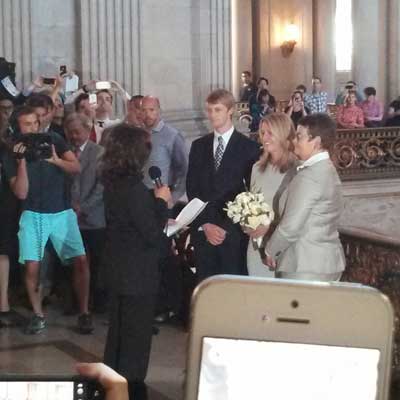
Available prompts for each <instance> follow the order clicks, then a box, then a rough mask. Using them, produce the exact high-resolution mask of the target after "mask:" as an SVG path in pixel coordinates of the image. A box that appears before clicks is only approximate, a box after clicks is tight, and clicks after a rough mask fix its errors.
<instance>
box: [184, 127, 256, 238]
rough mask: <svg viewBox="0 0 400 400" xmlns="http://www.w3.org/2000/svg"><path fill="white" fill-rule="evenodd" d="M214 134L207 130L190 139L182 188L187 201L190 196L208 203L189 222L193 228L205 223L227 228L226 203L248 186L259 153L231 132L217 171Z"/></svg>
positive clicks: (247, 141) (254, 143) (247, 140)
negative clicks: (192, 140)
mask: <svg viewBox="0 0 400 400" xmlns="http://www.w3.org/2000/svg"><path fill="white" fill-rule="evenodd" d="M213 141H214V134H213V133H210V134H208V135H206V136H203V137H202V138H200V139H197V140H196V141H194V142H193V144H192V147H191V149H190V154H189V170H188V174H187V180H186V191H187V195H188V198H189V200H191V199H193V198H194V197H197V198H199V199H200V200H203V201H207V202H209V204H208V205H207V207H206V208H205V209H204V211H203V212H202V213H201V214H200V215H199V216H198V217H197V219H196V220H195V221H194V222H193V223H192V226H191V227H192V228H193V229H195V230H197V229H198V227H199V226H201V225H203V224H205V223H207V222H208V223H212V224H215V225H218V226H221V227H223V228H224V229H228V228H231V227H232V226H233V224H232V222H231V221H230V220H229V218H228V217H227V215H226V212H225V211H224V208H226V203H227V202H228V201H231V200H233V199H234V198H235V197H236V195H237V194H239V193H241V192H244V191H245V190H246V187H245V184H244V182H243V180H245V181H246V186H247V188H249V186H250V175H251V169H252V167H253V164H254V163H255V162H256V161H257V160H258V158H259V155H260V148H259V145H258V144H257V143H256V142H254V141H252V140H250V139H248V138H247V137H245V136H244V135H242V134H241V133H239V132H238V131H236V130H235V131H234V132H233V134H232V136H231V138H230V140H229V143H228V146H227V147H226V149H225V152H224V155H223V158H222V161H221V165H220V167H219V168H218V171H215V168H214V150H213Z"/></svg>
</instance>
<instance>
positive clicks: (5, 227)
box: [0, 112, 28, 328]
mask: <svg viewBox="0 0 400 400" xmlns="http://www.w3.org/2000/svg"><path fill="white" fill-rule="evenodd" d="M6 119H7V117H5V116H4V114H2V113H1V112H0V328H1V327H5V326H10V325H12V324H13V318H12V313H11V311H10V305H9V302H8V281H9V274H10V258H9V257H10V256H11V255H13V254H14V252H15V247H16V246H15V244H16V238H17V226H18V203H17V199H16V197H17V198H20V199H22V198H24V197H26V194H27V189H28V185H27V175H26V166H25V160H24V159H22V160H20V161H18V163H15V161H14V159H13V156H12V152H11V151H10V149H9V147H8V145H7V143H6V141H5V138H4V136H3V135H2V133H1V132H4V130H3V128H4V126H7V124H8V121H7V120H6ZM20 148H22V146H21V145H16V146H15V151H18V150H19V149H20ZM22 149H23V148H22Z"/></svg>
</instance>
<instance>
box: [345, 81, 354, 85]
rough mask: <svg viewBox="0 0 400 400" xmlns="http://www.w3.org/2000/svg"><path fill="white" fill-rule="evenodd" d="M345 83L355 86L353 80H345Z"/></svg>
mask: <svg viewBox="0 0 400 400" xmlns="http://www.w3.org/2000/svg"><path fill="white" fill-rule="evenodd" d="M346 85H353V86H357V83H355V82H354V81H347V82H346Z"/></svg>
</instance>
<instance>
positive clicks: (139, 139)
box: [100, 124, 151, 186]
mask: <svg viewBox="0 0 400 400" xmlns="http://www.w3.org/2000/svg"><path fill="white" fill-rule="evenodd" d="M104 148H105V151H104V154H103V156H102V158H101V161H100V174H101V178H102V181H103V182H104V184H105V185H106V186H113V185H114V184H117V183H116V180H117V179H119V178H124V177H128V176H140V175H141V174H142V169H143V166H144V164H145V162H146V161H147V159H148V158H149V155H150V152H151V137H150V133H149V132H148V131H146V130H144V129H142V128H138V127H136V126H131V125H128V124H119V125H116V126H114V127H112V128H111V130H110V133H109V135H108V136H107V140H106V141H105V143H104Z"/></svg>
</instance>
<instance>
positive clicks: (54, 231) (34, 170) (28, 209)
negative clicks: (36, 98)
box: [15, 106, 93, 334]
mask: <svg viewBox="0 0 400 400" xmlns="http://www.w3.org/2000/svg"><path fill="white" fill-rule="evenodd" d="M15 118H16V123H17V129H18V131H19V139H18V140H19V141H20V142H22V143H26V150H25V151H24V153H23V156H25V158H26V159H27V162H26V164H25V163H23V164H21V165H26V169H27V175H28V192H27V195H26V198H25V200H24V202H23V212H22V215H21V220H20V230H19V232H18V238H19V261H20V263H21V264H25V269H26V271H25V284H26V288H27V291H28V296H29V299H30V302H31V304H32V308H33V312H34V315H33V317H32V318H31V320H30V322H29V324H28V326H27V328H26V333H27V334H35V333H39V332H40V331H42V330H43V329H44V328H45V327H46V320H45V318H44V315H43V309H42V296H41V295H42V288H41V286H40V284H39V270H40V262H41V261H42V259H43V254H44V248H45V246H46V243H47V241H48V240H50V241H51V243H52V245H53V247H54V249H55V250H56V252H57V254H58V256H59V257H60V259H61V260H62V261H66V260H71V261H72V263H73V266H74V288H75V291H76V295H77V297H78V301H79V308H80V312H81V315H80V316H79V318H78V330H79V332H80V333H82V334H85V333H90V332H92V330H93V326H92V320H91V316H90V314H89V313H88V295H89V275H90V273H89V267H88V263H87V260H86V255H85V250H84V247H83V243H82V237H81V234H80V232H79V227H78V223H77V218H76V215H75V213H74V212H73V210H72V209H71V205H70V200H69V196H68V195H67V193H66V188H67V185H66V178H67V174H77V173H79V171H80V165H79V161H78V160H77V159H76V157H75V155H74V153H73V152H72V151H71V150H69V148H68V146H67V144H66V143H65V141H64V139H62V138H61V137H60V136H59V135H58V134H56V133H54V132H51V131H50V132H49V133H48V134H47V136H43V135H38V136H37V137H36V138H37V139H38V140H35V136H34V135H29V136H28V135H27V134H29V133H31V134H35V133H38V131H39V118H38V116H37V114H36V113H35V110H34V109H33V108H30V107H27V106H25V107H22V108H20V109H19V110H18V111H17V112H16V115H15ZM25 135H27V136H25ZM43 137H44V138H46V140H47V141H49V140H50V143H47V147H46V146H45V145H46V143H44V142H43ZM27 139H29V140H27ZM18 156H19V157H21V155H18Z"/></svg>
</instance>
